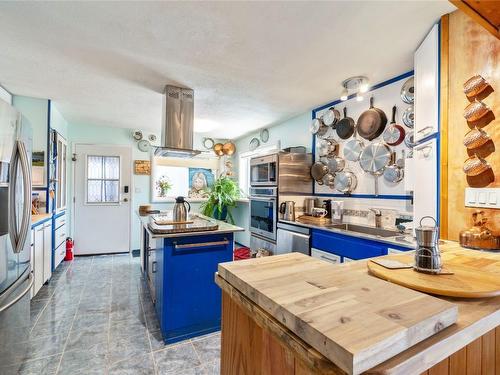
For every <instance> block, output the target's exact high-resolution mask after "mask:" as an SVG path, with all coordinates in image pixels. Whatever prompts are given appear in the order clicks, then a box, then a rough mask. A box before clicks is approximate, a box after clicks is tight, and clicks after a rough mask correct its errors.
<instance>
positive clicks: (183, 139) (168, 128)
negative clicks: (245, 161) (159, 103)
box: [155, 85, 200, 158]
mask: <svg viewBox="0 0 500 375" xmlns="http://www.w3.org/2000/svg"><path fill="white" fill-rule="evenodd" d="M162 115H163V118H162V129H161V147H157V148H156V150H155V156H163V157H177V158H192V157H193V156H196V155H198V154H199V153H200V151H197V150H193V135H194V131H193V129H194V91H193V90H191V89H184V88H182V87H176V86H171V85H167V86H165V95H164V96H163V110H162Z"/></svg>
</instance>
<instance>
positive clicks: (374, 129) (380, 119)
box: [357, 96, 387, 141]
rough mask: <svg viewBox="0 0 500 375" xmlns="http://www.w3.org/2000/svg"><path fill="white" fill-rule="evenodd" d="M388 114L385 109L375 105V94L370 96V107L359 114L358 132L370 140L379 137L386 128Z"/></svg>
mask: <svg viewBox="0 0 500 375" xmlns="http://www.w3.org/2000/svg"><path fill="white" fill-rule="evenodd" d="M386 124H387V116H386V115H385V113H384V111H382V110H381V109H379V108H375V107H374V106H373V96H372V97H371V98H370V108H369V109H367V110H366V111H364V112H363V113H362V114H361V116H359V119H358V123H357V128H358V134H359V135H360V136H362V137H363V138H365V139H368V140H369V141H371V140H373V139H375V138H377V137H378V136H379V135H380V134H382V132H383V131H384V129H385V125H386Z"/></svg>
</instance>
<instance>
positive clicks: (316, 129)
mask: <svg viewBox="0 0 500 375" xmlns="http://www.w3.org/2000/svg"><path fill="white" fill-rule="evenodd" d="M309 130H310V131H311V133H312V134H314V135H317V136H318V137H323V136H324V135H325V134H326V132H327V131H328V126H326V125H325V124H324V123H323V120H322V119H320V118H315V119H314V120H313V121H312V123H311V126H310V128H309Z"/></svg>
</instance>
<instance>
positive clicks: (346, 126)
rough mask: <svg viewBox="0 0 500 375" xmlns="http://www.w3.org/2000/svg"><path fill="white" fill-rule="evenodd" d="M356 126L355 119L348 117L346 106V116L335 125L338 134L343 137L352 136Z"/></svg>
mask: <svg viewBox="0 0 500 375" xmlns="http://www.w3.org/2000/svg"><path fill="white" fill-rule="evenodd" d="M354 126H355V123H354V120H353V119H352V118H350V117H347V108H346V107H344V118H343V119H342V120H340V121H339V122H337V126H336V127H335V130H336V131H337V135H338V136H339V138H342V139H347V138H350V137H351V136H352V135H353V133H354Z"/></svg>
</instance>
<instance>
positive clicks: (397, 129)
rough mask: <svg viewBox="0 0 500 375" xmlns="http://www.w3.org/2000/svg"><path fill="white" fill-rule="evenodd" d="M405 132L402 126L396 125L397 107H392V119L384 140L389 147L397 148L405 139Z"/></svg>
mask: <svg viewBox="0 0 500 375" xmlns="http://www.w3.org/2000/svg"><path fill="white" fill-rule="evenodd" d="M405 134H406V132H405V130H404V128H403V127H402V126H401V125H398V124H396V106H394V107H392V119H391V123H390V124H389V126H388V127H387V128H386V129H385V130H384V134H383V136H382V138H383V139H384V142H385V143H387V144H388V145H389V146H397V145H399V144H401V143H402V142H403V141H404V139H405Z"/></svg>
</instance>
